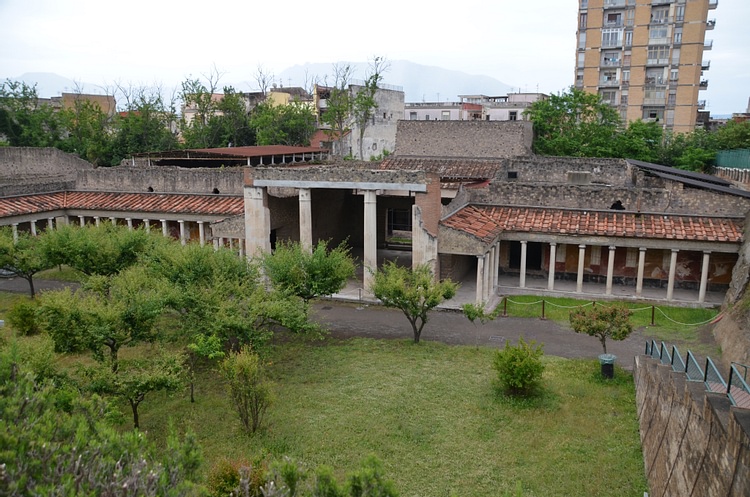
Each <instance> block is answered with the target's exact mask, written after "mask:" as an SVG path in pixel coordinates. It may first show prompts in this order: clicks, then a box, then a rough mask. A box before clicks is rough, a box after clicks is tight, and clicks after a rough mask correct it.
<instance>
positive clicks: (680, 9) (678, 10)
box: [674, 5, 685, 22]
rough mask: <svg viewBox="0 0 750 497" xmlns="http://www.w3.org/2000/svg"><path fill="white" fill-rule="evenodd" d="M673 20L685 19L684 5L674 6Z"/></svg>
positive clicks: (680, 20)
mask: <svg viewBox="0 0 750 497" xmlns="http://www.w3.org/2000/svg"><path fill="white" fill-rule="evenodd" d="M674 20H675V21H677V22H682V21H684V20H685V6H684V5H677V6H676V7H675V8H674Z"/></svg>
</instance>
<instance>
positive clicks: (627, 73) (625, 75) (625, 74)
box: [622, 69, 630, 83]
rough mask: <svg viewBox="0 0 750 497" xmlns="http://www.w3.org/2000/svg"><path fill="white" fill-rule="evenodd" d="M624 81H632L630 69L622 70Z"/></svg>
mask: <svg viewBox="0 0 750 497" xmlns="http://www.w3.org/2000/svg"><path fill="white" fill-rule="evenodd" d="M622 81H623V83H625V82H627V81H630V69H623V70H622Z"/></svg>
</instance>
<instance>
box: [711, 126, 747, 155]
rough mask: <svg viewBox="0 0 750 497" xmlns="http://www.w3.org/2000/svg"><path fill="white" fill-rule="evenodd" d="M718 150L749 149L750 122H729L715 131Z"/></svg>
mask: <svg viewBox="0 0 750 497" xmlns="http://www.w3.org/2000/svg"><path fill="white" fill-rule="evenodd" d="M716 147H717V149H718V150H733V149H736V148H750V121H743V122H739V121H729V122H727V123H726V124H725V125H724V126H722V127H720V128H719V129H717V130H716Z"/></svg>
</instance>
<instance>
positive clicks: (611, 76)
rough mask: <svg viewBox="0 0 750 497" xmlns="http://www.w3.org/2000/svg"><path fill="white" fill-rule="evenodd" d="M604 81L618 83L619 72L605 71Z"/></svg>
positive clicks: (603, 74)
mask: <svg viewBox="0 0 750 497" xmlns="http://www.w3.org/2000/svg"><path fill="white" fill-rule="evenodd" d="M602 81H605V82H608V83H609V82H613V81H617V71H604V72H602Z"/></svg>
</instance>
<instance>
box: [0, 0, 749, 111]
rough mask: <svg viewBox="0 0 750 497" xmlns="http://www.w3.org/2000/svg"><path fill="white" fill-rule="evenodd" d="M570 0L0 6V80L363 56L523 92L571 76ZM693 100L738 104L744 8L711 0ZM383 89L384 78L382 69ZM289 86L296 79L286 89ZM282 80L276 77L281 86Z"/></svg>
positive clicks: (137, 1) (147, 81)
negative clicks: (700, 79)
mask: <svg viewBox="0 0 750 497" xmlns="http://www.w3.org/2000/svg"><path fill="white" fill-rule="evenodd" d="M577 10H578V2H577V1H576V0H522V1H519V0H513V1H510V0H505V1H500V0H492V1H487V0H481V1H480V0H463V1H461V2H446V3H442V2H416V1H409V0H379V1H376V2H352V1H344V0H328V1H326V2H309V1H307V2H302V1H300V0H285V1H281V2H279V3H275V2H272V1H263V2H260V1H257V0H256V1H247V0H245V1H242V0H237V1H222V0H214V1H201V2H199V1H196V0H180V1H177V0H128V1H126V2H115V1H107V0H0V26H2V28H0V78H2V79H3V80H4V79H5V78H11V79H12V78H16V77H19V76H21V75H22V74H24V73H28V72H52V73H56V74H59V75H61V76H64V77H67V78H70V79H73V80H74V81H76V82H89V83H95V84H101V85H111V84H112V83H114V82H120V83H122V84H126V85H139V86H140V85H151V84H155V83H159V84H162V85H164V86H173V85H178V84H179V82H181V81H183V80H185V79H186V78H187V77H189V76H191V75H192V76H194V77H199V76H200V75H201V74H205V73H208V72H209V71H210V70H211V69H212V68H213V67H214V66H215V67H216V68H217V69H218V70H219V71H220V72H221V73H224V76H223V79H222V83H223V84H234V85H236V86H237V88H238V89H243V90H244V89H248V88H240V85H239V83H240V82H244V81H252V80H253V75H254V73H255V72H256V70H257V68H258V66H259V65H261V66H263V67H264V68H265V70H266V71H267V72H271V73H274V74H278V73H280V72H281V71H283V70H284V69H286V68H288V67H290V66H293V65H296V64H304V63H306V62H318V63H334V62H340V61H349V62H363V61H366V60H368V59H370V58H372V57H373V56H375V55H378V56H385V57H386V58H387V59H389V60H409V61H411V62H416V63H419V64H424V65H431V66H438V67H443V68H446V69H455V70H459V71H464V72H467V73H469V74H484V75H487V76H492V77H494V78H496V79H499V80H500V81H502V82H504V83H506V84H508V85H510V86H513V87H516V88H521V90H525V91H536V90H537V89H538V90H539V91H542V92H545V93H556V92H559V91H563V90H565V89H566V88H568V87H569V86H570V85H571V84H572V83H573V81H574V65H575V61H576V57H575V47H576V40H575V32H576V24H577V17H578V12H577ZM709 17H710V18H716V20H717V25H716V29H715V30H714V31H710V32H709V33H708V35H707V38H713V39H714V46H713V50H711V51H708V52H706V53H705V54H704V60H711V69H710V71H708V72H707V73H706V74H705V76H704V77H705V78H707V79H708V80H709V86H708V90H707V91H704V92H702V93H701V98H705V99H706V100H707V102H708V107H707V108H708V109H709V110H711V112H712V114H730V113H732V112H743V111H744V110H745V109H746V108H747V106H748V97H750V27H749V26H748V25H749V22H750V0H719V7H718V8H717V9H716V10H714V11H711V12H710V13H709ZM386 82H388V83H391V84H396V85H398V84H399V81H390V80H389V79H388V77H387V75H386ZM291 83H292V85H301V84H303V82H302V81H298V82H295V81H293V82H291ZM285 84H286V82H285Z"/></svg>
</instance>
